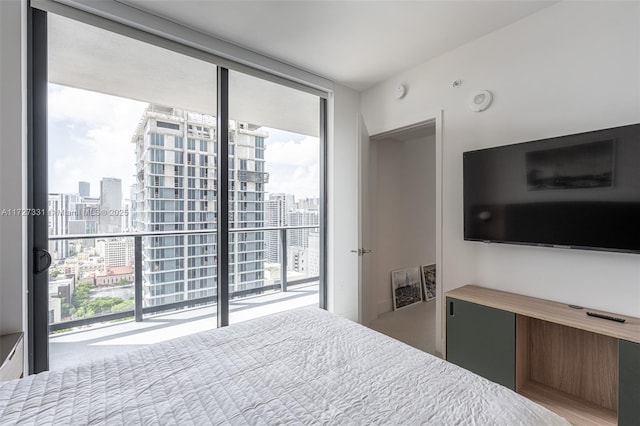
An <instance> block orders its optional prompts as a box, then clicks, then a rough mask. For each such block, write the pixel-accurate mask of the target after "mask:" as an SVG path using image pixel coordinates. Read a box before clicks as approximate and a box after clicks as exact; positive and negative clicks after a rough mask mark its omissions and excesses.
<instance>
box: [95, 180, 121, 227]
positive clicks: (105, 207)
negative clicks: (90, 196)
mask: <svg viewBox="0 0 640 426" xmlns="http://www.w3.org/2000/svg"><path fill="white" fill-rule="evenodd" d="M100 210H101V212H100V216H99V217H98V229H99V232H101V233H107V234H114V233H119V232H122V216H121V215H119V214H117V212H118V211H120V210H122V180H120V179H116V178H102V180H101V181H100Z"/></svg>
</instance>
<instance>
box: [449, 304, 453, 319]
mask: <svg viewBox="0 0 640 426" xmlns="http://www.w3.org/2000/svg"><path fill="white" fill-rule="evenodd" d="M449 316H451V317H452V316H453V302H449Z"/></svg>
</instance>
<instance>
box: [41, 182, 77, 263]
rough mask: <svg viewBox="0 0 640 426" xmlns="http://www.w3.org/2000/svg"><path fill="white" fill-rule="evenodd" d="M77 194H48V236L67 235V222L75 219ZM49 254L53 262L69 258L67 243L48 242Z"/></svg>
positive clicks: (58, 241)
mask: <svg viewBox="0 0 640 426" xmlns="http://www.w3.org/2000/svg"><path fill="white" fill-rule="evenodd" d="M77 203H78V195H77V194H49V205H48V209H49V210H48V212H49V218H48V219H49V235H50V236H53V235H67V234H69V233H70V232H69V222H70V221H71V220H75V219H76V217H77V211H76V204H77ZM49 252H50V253H51V256H52V257H53V259H54V260H56V259H64V258H66V257H69V253H70V250H69V241H60V240H55V241H54V240H50V241H49Z"/></svg>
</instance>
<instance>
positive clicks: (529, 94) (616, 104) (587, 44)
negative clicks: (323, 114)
mask: <svg viewBox="0 0 640 426" xmlns="http://www.w3.org/2000/svg"><path fill="white" fill-rule="evenodd" d="M456 79H460V80H462V85H461V86H460V87H458V88H453V87H452V82H453V81H454V80H456ZM400 83H404V84H406V85H407V86H408V88H409V91H408V94H407V96H406V97H405V98H404V99H402V100H401V101H397V100H395V99H393V97H392V94H393V89H394V87H396V86H397V85H398V84H400ZM475 89H489V90H491V91H492V92H493V93H494V95H495V96H494V102H493V104H492V106H491V107H490V108H489V109H488V110H486V111H484V112H482V113H474V112H471V111H470V110H469V109H468V108H467V106H466V104H467V101H468V99H469V97H470V96H471V94H472V93H473V91H474V90H475ZM425 109H426V110H437V109H443V111H444V113H443V139H442V141H443V142H442V143H443V154H442V158H443V160H442V161H443V164H442V173H443V174H442V179H443V181H442V185H443V187H442V190H443V201H442V203H443V204H442V209H443V210H442V214H443V229H442V232H443V261H442V265H441V266H440V271H441V272H442V279H443V281H442V283H443V287H444V290H445V291H447V290H451V289H453V288H456V287H459V286H462V285H465V284H468V283H476V284H480V285H483V286H487V287H492V288H497V289H502V290H507V291H513V292H516V293H522V294H528V295H533V296H537V297H541V298H546V299H551V300H558V301H563V302H571V303H577V304H581V305H585V306H590V307H594V308H599V309H604V310H608V311H611V312H616V313H621V314H629V315H634V316H640V257H639V256H638V255H629V254H615V253H596V252H588V251H580V250H561V249H546V248H537V247H517V246H512V245H483V244H482V243H474V242H465V241H463V234H462V233H463V221H462V219H463V212H462V153H463V152H464V151H467V150H472V149H477V148H483V147H489V146H496V145H503V144H508V143H514V142H519V141H527V140H532V139H537V138H544V137H550V136H555V135H563V134H570V133H575V132H581V131H587V130H593V129H599V128H606V127H613V126H618V125H624V124H630V123H635V122H640V3H638V2H561V3H558V4H556V5H553V6H551V7H549V8H546V9H543V10H541V11H540V12H538V13H536V14H533V15H531V16H529V17H527V18H525V19H523V20H521V21H518V22H515V23H514V24H512V25H510V26H507V27H505V28H503V29H501V30H498V31H496V32H494V33H491V34H488V35H486V36H484V37H482V38H480V39H478V40H475V41H473V42H471V43H469V44H466V45H464V46H462V47H460V48H458V49H456V50H454V51H451V52H449V53H447V54H445V55H442V56H440V57H438V58H436V59H434V60H431V61H429V62H427V63H424V64H422V65H420V66H418V67H415V68H413V69H410V70H408V71H406V72H404V73H402V74H400V75H398V76H396V77H394V78H391V79H389V80H387V81H385V82H383V83H381V84H379V85H377V86H376V87H373V88H371V89H369V90H367V91H365V92H364V93H363V94H362V112H363V115H364V117H365V121H366V123H367V126H368V128H369V131H370V133H372V134H376V133H381V132H384V131H387V130H390V129H394V128H397V127H400V126H401V125H403V124H405V123H407V122H411V121H412V120H413V121H420V118H419V115H420V113H421V111H424V110H425ZM438 308H441V306H439V307H438ZM437 319H438V320H441V312H438V314H437Z"/></svg>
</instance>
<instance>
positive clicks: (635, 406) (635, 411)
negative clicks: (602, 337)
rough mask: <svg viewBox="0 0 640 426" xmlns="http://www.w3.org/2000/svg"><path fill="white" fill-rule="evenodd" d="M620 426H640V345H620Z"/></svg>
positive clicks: (624, 342)
mask: <svg viewBox="0 0 640 426" xmlns="http://www.w3.org/2000/svg"><path fill="white" fill-rule="evenodd" d="M618 357H619V358H618V425H619V426H637V425H639V424H640V343H633V342H629V341H626V340H620V341H619V344H618Z"/></svg>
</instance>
